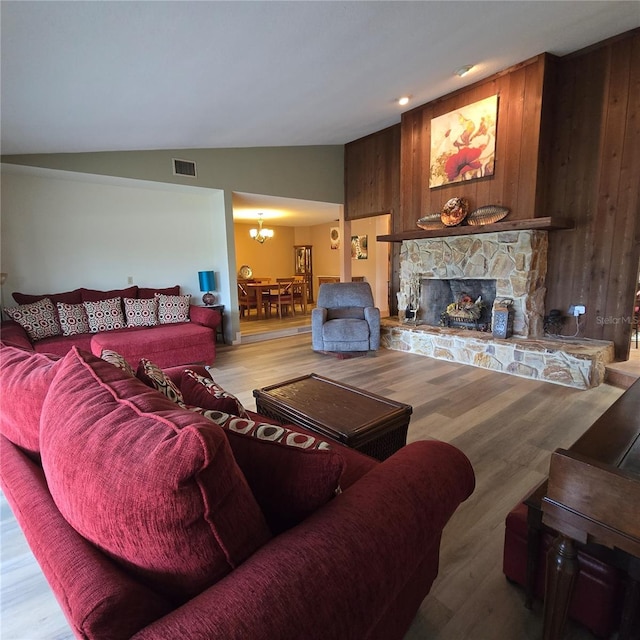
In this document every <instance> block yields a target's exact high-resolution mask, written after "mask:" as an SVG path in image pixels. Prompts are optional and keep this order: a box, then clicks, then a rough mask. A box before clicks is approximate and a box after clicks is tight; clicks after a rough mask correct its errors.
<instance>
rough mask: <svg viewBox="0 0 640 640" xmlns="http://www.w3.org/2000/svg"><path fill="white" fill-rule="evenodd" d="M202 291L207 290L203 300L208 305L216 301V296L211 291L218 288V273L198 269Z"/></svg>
mask: <svg viewBox="0 0 640 640" xmlns="http://www.w3.org/2000/svg"><path fill="white" fill-rule="evenodd" d="M198 281H199V282H200V291H206V293H205V294H204V295H203V296H202V302H204V303H205V305H207V306H208V307H209V306H211V305H213V304H215V303H216V297H215V296H214V295H213V293H211V291H212V290H214V289H215V288H216V274H215V273H214V272H213V271H198Z"/></svg>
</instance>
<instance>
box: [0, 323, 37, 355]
mask: <svg viewBox="0 0 640 640" xmlns="http://www.w3.org/2000/svg"><path fill="white" fill-rule="evenodd" d="M0 340H2V342H4V343H5V344H8V345H11V346H12V347H20V348H22V349H28V350H29V351H33V344H32V342H31V340H29V336H28V335H27V332H26V331H25V330H24V329H23V328H22V327H21V326H20V325H19V324H18V323H17V322H14V321H13V320H7V321H5V322H3V323H2V325H0Z"/></svg>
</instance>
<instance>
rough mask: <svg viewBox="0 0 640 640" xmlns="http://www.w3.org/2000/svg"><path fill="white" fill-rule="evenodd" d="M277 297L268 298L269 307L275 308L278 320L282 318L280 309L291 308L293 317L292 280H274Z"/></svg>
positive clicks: (294, 313) (294, 312)
mask: <svg viewBox="0 0 640 640" xmlns="http://www.w3.org/2000/svg"><path fill="white" fill-rule="evenodd" d="M276 284H277V287H276V290H277V295H272V296H271V297H270V301H271V305H272V306H275V307H277V309H278V318H282V308H283V307H291V313H292V314H293V315H294V316H295V315H296V311H295V309H294V306H293V285H294V280H293V278H276Z"/></svg>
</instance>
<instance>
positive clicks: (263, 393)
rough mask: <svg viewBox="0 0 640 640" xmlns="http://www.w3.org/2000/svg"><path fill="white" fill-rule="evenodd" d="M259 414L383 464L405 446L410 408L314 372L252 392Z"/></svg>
mask: <svg viewBox="0 0 640 640" xmlns="http://www.w3.org/2000/svg"><path fill="white" fill-rule="evenodd" d="M253 396H254V397H255V399H256V409H257V411H258V413H261V414H262V415H264V416H268V417H270V418H273V419H275V420H278V421H280V422H284V423H287V424H295V425H298V426H301V427H304V428H305V429H309V430H311V431H313V432H314V433H317V434H319V435H321V436H324V437H326V438H331V439H333V440H337V441H338V442H341V443H342V444H345V445H347V446H349V447H352V448H353V449H357V450H358V451H361V452H362V453H366V454H367V455H369V456H372V457H374V458H377V459H378V460H384V459H385V458H388V457H389V456H390V455H391V454H393V453H395V452H396V451H397V450H398V449H400V448H401V447H403V446H404V445H405V444H406V442H407V429H408V428H409V420H410V419H411V412H412V411H413V408H412V407H411V406H410V405H408V404H403V403H401V402H394V401H393V400H389V399H388V398H383V397H382V396H378V395H375V394H373V393H369V392H368V391H364V390H363V389H358V388H356V387H351V386H349V385H347V384H343V383H342V382H336V381H335V380H330V379H329V378H323V377H322V376H319V375H316V374H315V373H312V374H310V375H306V376H301V377H300V378H294V379H292V380H287V381H285V382H281V383H279V384H274V385H271V386H269V387H263V388H262V389H254V391H253Z"/></svg>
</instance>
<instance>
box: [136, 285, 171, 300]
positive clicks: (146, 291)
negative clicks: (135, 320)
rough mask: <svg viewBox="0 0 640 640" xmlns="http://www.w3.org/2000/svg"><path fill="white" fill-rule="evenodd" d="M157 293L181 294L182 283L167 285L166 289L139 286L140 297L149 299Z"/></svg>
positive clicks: (166, 294) (167, 294)
mask: <svg viewBox="0 0 640 640" xmlns="http://www.w3.org/2000/svg"><path fill="white" fill-rule="evenodd" d="M156 293H161V294H162V295H164V296H179V295H180V285H179V284H177V285H175V286H174V287H165V288H164V289H152V288H150V287H138V298H140V299H147V298H154V297H155V295H156Z"/></svg>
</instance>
